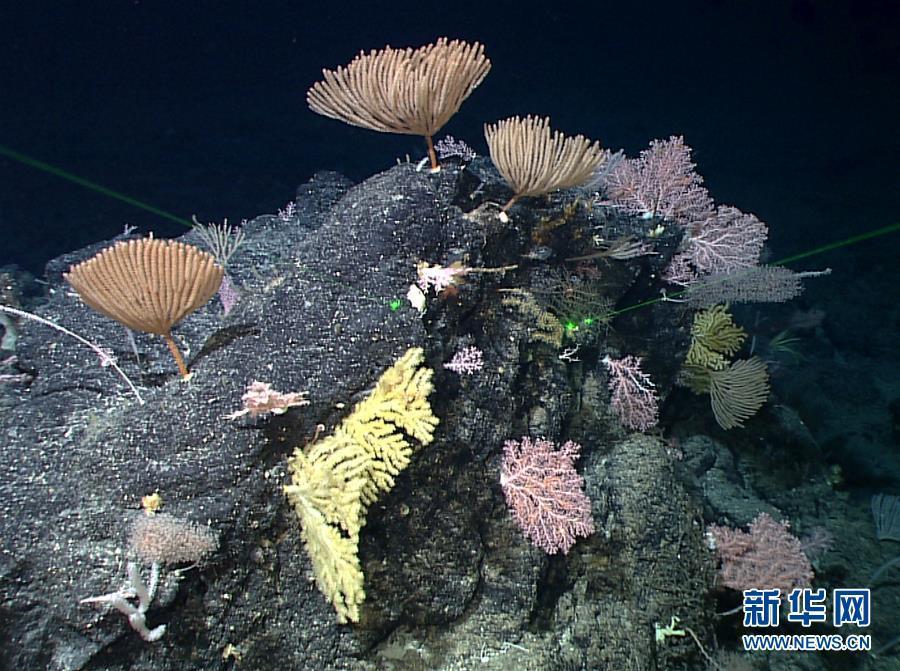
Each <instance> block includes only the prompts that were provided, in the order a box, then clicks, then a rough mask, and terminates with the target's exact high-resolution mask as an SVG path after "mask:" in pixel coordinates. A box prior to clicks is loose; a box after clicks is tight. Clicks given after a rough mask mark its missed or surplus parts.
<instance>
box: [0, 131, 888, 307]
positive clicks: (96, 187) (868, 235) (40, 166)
mask: <svg viewBox="0 0 900 671" xmlns="http://www.w3.org/2000/svg"><path fill="white" fill-rule="evenodd" d="M0 156H6V157H7V158H11V159H13V160H14V161H18V162H19V163H23V164H24V165H27V166H29V167H31V168H35V169H36V170H43V171H44V172H47V173H49V174H51V175H55V176H56V177H59V178H61V179H65V180H68V181H70V182H72V183H74V184H78V185H79V186H83V187H85V188H86V189H90V190H91V191H96V192H97V193H100V194H103V195H104V196H109V197H110V198H114V199H116V200H120V201H122V202H123V203H128V204H129V205H133V206H134V207H137V208H140V209H142V210H146V211H147V212H152V213H153V214H156V215H158V216H160V217H163V218H165V219H169V220H171V221H175V222H177V223H179V224H182V225H184V226H187V227H188V228H192V227H193V224H192V223H191V222H190V221H188V220H186V219H182V218H181V217H177V216H175V215H174V214H170V213H168V212H166V211H165V210H161V209H159V208H158V207H154V206H152V205H148V204H147V203H144V202H142V201H140V200H137V199H136V198H131V197H130V196H126V195H125V194H123V193H119V192H118V191H113V190H112V189H108V188H106V187H105V186H102V185H100V184H97V183H96V182H91V181H90V180H87V179H84V178H82V177H79V176H78V175H73V174H72V173H71V172H67V171H65V170H63V169H62V168H57V167H56V166H54V165H50V164H49V163H44V162H43V161H39V160H37V159H36V158H32V157H30V156H27V155H25V154H22V153H19V152H17V151H15V150H13V149H10V148H9V147H6V146H4V145H2V144H0ZM897 231H900V222H896V223H893V224H890V225H888V226H883V227H881V228H876V229H874V230H871V231H866V232H865V233H860V234H859V235H853V236H850V237H849V238H844V239H842V240H837V241H835V242H829V243H828V244H825V245H821V246H819V247H813V248H812V249H808V250H806V251H804V252H800V253H798V254H794V255H793V256H787V257H785V258H783V259H779V260H778V261H775V262H773V263H771V264H769V265H775V266H783V265H787V264H788V263H792V262H794V261H799V260H800V259H806V258H809V257H811V256H818V255H819V254H824V253H825V252H830V251H832V250H834V249H840V248H842V247H848V246H850V245H854V244H856V243H858V242H863V241H865V240H871V239H872V238H878V237H881V236H882V235H889V234H891V233H896V232H897ZM304 270H306V269H305V268H304ZM313 274H315V275H320V276H321V278H323V279H327V280H329V281H332V282H334V283H335V284H342V282H339V281H337V280H333V279H332V278H331V277H328V276H327V275H324V274H321V273H313ZM732 275H733V274H732ZM686 292H687V289H682V290H680V291H676V292H674V293H670V294H667V295H666V296H659V297H657V298H649V299H647V300H645V301H641V302H640V303H635V304H634V305H629V306H627V307H624V308H621V309H619V310H613V311H612V312H610V313H608V314H607V315H605V316H607V317H610V318H612V317H617V316H619V315H622V314H625V313H627V312H633V311H634V310H639V309H641V308H645V307H649V306H651V305H656V304H657V303H662V302H664V301H666V300H667V299H668V298H677V297H678V296H680V295H682V294H684V293H686ZM371 300H372V301H373V302H376V303H381V302H382V301H381V300H379V299H375V298H372V299H371ZM398 302H399V299H396V298H395V299H392V300H391V301H390V303H389V307H390V309H391V310H396V309H397V308H398V307H399V305H398Z"/></svg>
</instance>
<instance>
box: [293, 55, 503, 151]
mask: <svg viewBox="0 0 900 671" xmlns="http://www.w3.org/2000/svg"><path fill="white" fill-rule="evenodd" d="M490 69H491V62H490V60H488V58H487V57H486V56H485V55H484V47H483V46H482V45H481V44H479V43H478V42H475V43H474V44H469V43H467V42H463V41H461V40H453V41H448V40H447V38H446V37H442V38H441V39H439V40H438V41H437V42H436V43H434V44H429V45H426V46H424V47H419V48H418V49H411V48H408V49H393V48H392V47H390V46H387V47H385V48H384V49H379V50H373V51H370V52H369V53H368V54H367V53H364V52H360V54H359V55H358V56H357V57H356V58H354V59H353V60H352V61H351V62H350V64H349V65H347V66H346V67H339V68H337V70H323V71H322V74H323V76H324V81H320V82H316V83H315V84H313V86H312V88H310V89H309V92H308V93H307V94H306V100H307V102H308V103H309V107H310V109H311V110H312V111H313V112H316V113H317V114H322V115H324V116H327V117H331V118H332V119H338V120H340V121H344V122H345V123H349V124H351V125H353V126H359V127H361V128H368V129H369V130H376V131H379V132H382V133H403V134H407V135H421V136H423V137H424V138H425V141H426V142H427V143H428V156H429V158H430V159H431V166H432V168H434V169H437V167H438V162H437V155H436V154H435V151H434V144H433V142H432V137H433V136H434V134H435V133H437V132H438V131H439V130H440V129H441V128H442V127H443V126H444V124H446V123H447V121H449V120H450V117H452V116H453V115H454V114H456V112H457V110H459V108H460V105H462V103H463V101H464V100H465V99H466V98H468V97H469V95H470V94H471V93H472V91H474V90H475V88H476V87H477V86H478V85H479V84H480V83H481V81H482V80H483V79H484V78H485V76H486V75H487V73H488V71H489V70H490Z"/></svg>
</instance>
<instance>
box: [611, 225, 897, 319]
mask: <svg viewBox="0 0 900 671" xmlns="http://www.w3.org/2000/svg"><path fill="white" fill-rule="evenodd" d="M897 231H900V222H896V223H893V224H889V225H888V226H882V227H881V228H876V229H873V230H871V231H866V232H865V233H860V234H859V235H853V236H850V237H849V238H844V239H842V240H837V241H835V242H829V243H828V244H825V245H821V246H819V247H813V248H812V249H808V250H806V251H805V252H799V253H798V254H794V255H793V256H786V257H784V258H782V259H778V260H777V261H773V262H772V263H769V264H766V265H768V266H785V265H787V264H788V263H793V262H794V261H799V260H800V259H806V258H809V257H811V256H818V255H819V254H824V253H825V252H830V251H832V250H833V249H840V248H841V247H849V246H850V245H854V244H856V243H858V242H863V241H865V240H871V239H872V238H878V237H881V236H882V235H889V234H890V233H896V232H897ZM754 270H755V268H747V269H745V270H743V271H740V272H737V273H729V274H728V279H733V278H734V277H735V275H737V276H740V274H741V272H745V273H751V272H753V271H754ZM720 281H725V280H724V278H723V279H722V280H720ZM712 283H713V284H715V282H712ZM687 292H688V289H680V290H679V291H675V292H667V293H666V295H665V296H657V297H656V298H648V299H647V300H645V301H641V302H640V303H635V304H634V305H629V306H627V307H624V308H620V309H619V310H613V311H612V312H610V313H608V314H607V315H606V316H608V317H618V316H619V315H621V314H625V313H626V312H633V311H634V310H637V309H640V308H645V307H649V306H651V305H656V304H657V303H663V302H665V301H667V300H668V299H671V298H678V297H679V296H682V295H684V294H686V293H687Z"/></svg>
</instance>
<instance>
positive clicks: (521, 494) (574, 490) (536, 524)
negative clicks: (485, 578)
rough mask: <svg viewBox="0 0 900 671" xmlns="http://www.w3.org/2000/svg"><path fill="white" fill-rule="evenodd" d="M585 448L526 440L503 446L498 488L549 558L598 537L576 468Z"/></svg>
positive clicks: (530, 537)
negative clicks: (578, 539)
mask: <svg viewBox="0 0 900 671" xmlns="http://www.w3.org/2000/svg"><path fill="white" fill-rule="evenodd" d="M580 450H581V446H580V445H578V444H577V443H574V442H572V441H568V442H566V443H565V444H563V445H562V446H561V447H557V446H556V444H555V443H554V442H553V441H550V440H545V439H543V438H538V439H535V440H532V439H531V438H529V437H528V436H525V437H523V438H522V440H521V441H516V440H507V441H506V443H505V444H504V446H503V462H502V464H501V467H500V486H501V487H502V488H503V493H504V495H505V496H506V503H507V505H508V506H509V510H510V512H511V513H512V516H513V519H515V521H516V524H518V525H519V528H520V529H522V532H523V533H524V534H525V536H526V537H527V538H528V539H530V540H531V542H532V543H533V544H534V545H535V546H537V547H539V548H541V549H542V550H544V552H546V553H548V554H556V553H557V552H558V551H560V550H561V551H562V553H563V554H566V553H567V552H568V551H569V549H570V548H571V547H572V545H574V543H575V539H576V537H578V536H590V535H591V534H592V533H594V520H593V518H592V517H591V501H590V499H588V497H587V495H586V494H585V493H584V479H583V478H582V477H581V476H580V475H579V474H578V471H576V470H575V460H576V459H578V456H579V452H580Z"/></svg>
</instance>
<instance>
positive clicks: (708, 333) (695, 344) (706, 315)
mask: <svg viewBox="0 0 900 671" xmlns="http://www.w3.org/2000/svg"><path fill="white" fill-rule="evenodd" d="M746 337H747V334H746V333H744V329H742V328H741V327H740V326H738V325H737V324H735V323H734V320H733V319H732V317H731V313H730V312H728V308H726V307H725V306H724V305H716V306H715V307H712V308H710V309H709V310H703V311H702V312H698V313H697V314H696V315H695V316H694V324H693V326H692V327H691V347H690V349H689V350H688V353H687V358H686V359H685V364H686V365H688V366H702V367H703V368H709V369H711V370H722V369H723V368H725V367H726V366H728V358H727V357H729V356H731V355H732V354H734V353H735V352H737V351H738V350H739V349H740V347H741V345H742V344H743V342H744V340H745V339H746Z"/></svg>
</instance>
